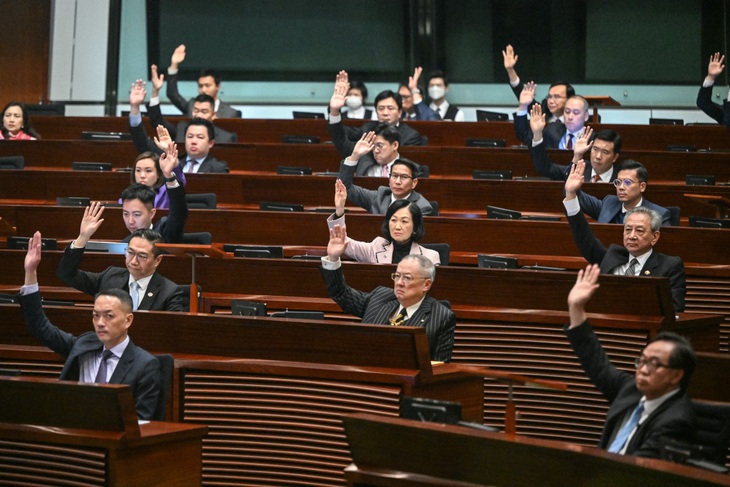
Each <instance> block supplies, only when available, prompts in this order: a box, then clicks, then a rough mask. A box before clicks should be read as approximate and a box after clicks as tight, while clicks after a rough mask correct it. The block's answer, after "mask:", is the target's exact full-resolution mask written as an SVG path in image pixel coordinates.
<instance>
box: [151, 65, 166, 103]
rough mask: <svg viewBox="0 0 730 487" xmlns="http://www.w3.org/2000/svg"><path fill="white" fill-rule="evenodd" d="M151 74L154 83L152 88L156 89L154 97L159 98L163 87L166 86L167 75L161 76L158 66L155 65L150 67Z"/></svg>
mask: <svg viewBox="0 0 730 487" xmlns="http://www.w3.org/2000/svg"><path fill="white" fill-rule="evenodd" d="M150 74H151V77H150V78H151V81H152V87H153V88H154V94H153V95H152V96H157V95H158V94H159V91H160V90H161V89H162V85H164V84H165V75H164V74H159V73H158V72H157V65H156V64H153V65H152V66H150Z"/></svg>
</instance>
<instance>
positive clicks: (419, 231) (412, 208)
mask: <svg viewBox="0 0 730 487" xmlns="http://www.w3.org/2000/svg"><path fill="white" fill-rule="evenodd" d="M402 208H408V211H409V212H410V213H411V220H412V221H413V235H411V240H412V241H413V242H418V241H420V240H421V239H422V238H423V236H424V235H426V228H425V227H424V226H423V213H422V212H421V208H419V207H418V205H417V204H415V203H414V202H412V201H408V200H396V201H394V202H393V203H391V205H390V206H389V207H388V211H386V212H385V218H384V219H383V224H382V225H381V227H380V231H381V232H383V236H384V237H385V238H386V240H388V241H389V242H392V241H393V237H392V236H391V235H390V225H388V222H390V219H391V218H392V217H393V215H394V214H395V212H396V211H398V210H400V209H402Z"/></svg>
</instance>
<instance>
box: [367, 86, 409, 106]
mask: <svg viewBox="0 0 730 487" xmlns="http://www.w3.org/2000/svg"><path fill="white" fill-rule="evenodd" d="M388 98H392V99H394V100H395V104H396V105H398V110H403V98H402V97H401V96H400V93H396V92H394V91H393V90H385V91H381V92H380V93H378V96H376V97H375V101H374V102H373V105H374V106H375V107H376V108H377V107H378V102H379V101H381V100H386V99H388Z"/></svg>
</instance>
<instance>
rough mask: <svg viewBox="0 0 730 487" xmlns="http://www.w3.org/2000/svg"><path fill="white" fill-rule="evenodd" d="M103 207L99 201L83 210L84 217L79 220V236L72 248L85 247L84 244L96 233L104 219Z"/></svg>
mask: <svg viewBox="0 0 730 487" xmlns="http://www.w3.org/2000/svg"><path fill="white" fill-rule="evenodd" d="M103 214H104V205H102V204H101V201H92V202H91V204H90V205H89V206H87V207H86V209H85V210H84V217H83V218H82V219H81V227H80V228H79V236H78V237H77V238H76V240H74V247H86V243H87V242H88V241H89V239H90V238H91V237H92V235H94V233H96V231H97V230H98V229H99V227H100V226H101V224H102V223H104V219H103V218H102V217H101V215H103Z"/></svg>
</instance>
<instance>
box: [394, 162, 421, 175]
mask: <svg viewBox="0 0 730 487" xmlns="http://www.w3.org/2000/svg"><path fill="white" fill-rule="evenodd" d="M397 164H400V165H401V166H406V167H407V168H408V169H409V170H410V171H411V177H412V178H413V179H418V177H419V176H420V175H421V166H419V165H418V164H416V163H415V162H413V161H412V160H410V159H406V158H405V157H399V158H398V159H396V160H395V161H393V166H395V165H397Z"/></svg>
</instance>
